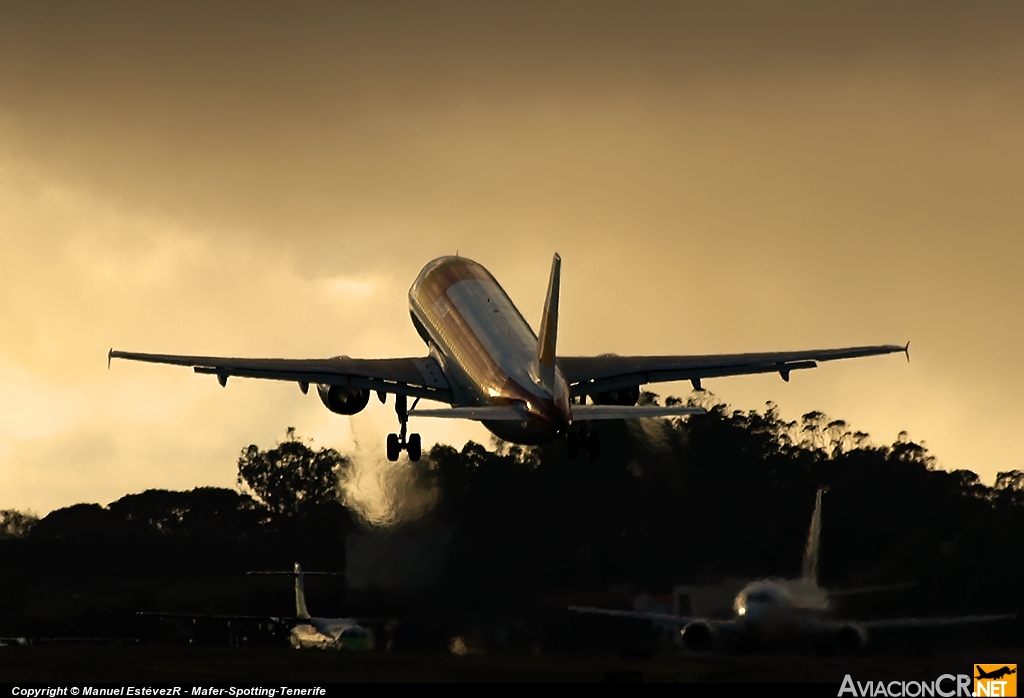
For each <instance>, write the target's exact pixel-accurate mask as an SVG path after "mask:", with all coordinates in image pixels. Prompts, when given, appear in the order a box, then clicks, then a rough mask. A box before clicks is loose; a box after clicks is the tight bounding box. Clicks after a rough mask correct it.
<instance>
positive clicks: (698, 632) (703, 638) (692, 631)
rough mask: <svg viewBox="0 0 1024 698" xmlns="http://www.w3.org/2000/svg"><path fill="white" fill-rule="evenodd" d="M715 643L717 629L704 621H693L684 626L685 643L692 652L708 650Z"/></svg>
mask: <svg viewBox="0 0 1024 698" xmlns="http://www.w3.org/2000/svg"><path fill="white" fill-rule="evenodd" d="M714 644H715V631H714V630H712V629H711V626H710V625H709V624H707V623H705V622H704V621H702V620H695V621H691V622H690V623H687V624H686V627H685V628H683V645H684V646H685V647H686V649H688V650H690V651H691V652H708V651H710V650H711V648H712V646H713V645H714Z"/></svg>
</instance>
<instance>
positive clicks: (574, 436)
mask: <svg viewBox="0 0 1024 698" xmlns="http://www.w3.org/2000/svg"><path fill="white" fill-rule="evenodd" d="M565 446H566V449H567V451H568V455H569V460H575V459H576V456H577V454H579V452H580V449H581V448H582V449H584V450H585V451H586V452H587V455H588V456H590V460H597V458H598V456H600V455H601V437H600V436H599V435H598V433H597V432H596V431H594V430H593V429H590V428H589V427H583V428H582V429H580V430H579V431H567V432H566V433H565Z"/></svg>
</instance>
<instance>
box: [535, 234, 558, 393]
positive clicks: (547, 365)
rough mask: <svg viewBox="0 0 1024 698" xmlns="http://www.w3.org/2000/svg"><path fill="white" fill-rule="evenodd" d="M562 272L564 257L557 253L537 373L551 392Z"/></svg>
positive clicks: (542, 332)
mask: <svg viewBox="0 0 1024 698" xmlns="http://www.w3.org/2000/svg"><path fill="white" fill-rule="evenodd" d="M561 273H562V258H561V257H559V256H558V255H557V254H556V255H555V257H554V259H552V260H551V277H550V278H549V279H548V294H547V297H546V298H545V299H544V314H543V315H542V316H541V318H540V335H539V337H538V340H539V341H538V342H537V375H538V377H539V378H540V383H541V385H542V386H543V387H544V389H545V390H547V391H548V392H549V393H551V394H552V395H554V392H555V340H556V339H557V337H558V288H559V279H560V277H561Z"/></svg>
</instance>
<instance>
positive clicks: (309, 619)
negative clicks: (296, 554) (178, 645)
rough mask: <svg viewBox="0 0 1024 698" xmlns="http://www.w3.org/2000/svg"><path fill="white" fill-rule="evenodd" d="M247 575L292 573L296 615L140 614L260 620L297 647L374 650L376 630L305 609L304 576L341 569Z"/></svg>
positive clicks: (235, 621)
mask: <svg viewBox="0 0 1024 698" xmlns="http://www.w3.org/2000/svg"><path fill="white" fill-rule="evenodd" d="M248 574H273V575H290V576H294V577H295V616H294V617H291V618H289V617H287V616H269V615H237V614H207V613H162V612H150V611H140V612H139V613H136V615H138V616H150V617H156V618H189V619H191V620H192V621H193V622H195V621H197V620H199V619H209V620H218V621H225V622H227V623H229V624H230V623H237V622H242V623H258V624H260V625H261V626H264V627H269V628H274V627H282V628H287V629H288V642H289V644H291V646H292V647H294V648H295V649H322V650H324V649H334V650H368V649H373V644H374V637H373V631H372V630H371V629H370V628H368V627H365V626H363V625H360V623H359V621H358V620H356V619H355V618H318V617H315V616H311V615H309V610H308V609H307V608H306V588H305V583H304V582H305V576H306V575H308V574H315V575H340V574H342V573H341V572H303V571H302V566H301V565H299V563H297V562H296V563H295V568H294V570H292V571H289V572H248Z"/></svg>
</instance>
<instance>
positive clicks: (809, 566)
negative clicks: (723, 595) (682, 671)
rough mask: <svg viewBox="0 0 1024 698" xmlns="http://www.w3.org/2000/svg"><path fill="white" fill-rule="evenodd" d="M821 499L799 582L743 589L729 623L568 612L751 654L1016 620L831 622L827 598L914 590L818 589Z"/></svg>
mask: <svg viewBox="0 0 1024 698" xmlns="http://www.w3.org/2000/svg"><path fill="white" fill-rule="evenodd" d="M821 494H822V490H818V494H817V497H816V499H815V503H814V514H813V516H812V517H811V529H810V533H809V534H808V536H807V547H806V549H805V552H804V561H803V572H802V574H801V575H800V577H798V578H797V579H762V580H758V581H754V582H751V583H749V584H747V585H746V586H745V587H744V588H743V589H742V590H741V591H740V592H739V594H737V595H736V598H735V600H734V601H733V612H734V614H735V615H734V616H733V617H732V618H730V619H728V620H719V619H711V618H691V617H686V616H677V615H672V614H667V613H647V612H643V611H618V610H612V609H605V608H592V607H585V606H570V607H569V610H570V611H574V612H577V613H590V614H599V615H604V616H616V617H620V618H639V619H643V620H650V621H653V622H656V623H661V624H669V625H672V626H673V627H676V628H679V629H680V634H681V639H682V642H683V646H684V647H686V648H687V649H689V650H692V651H695V652H705V651H709V650H715V649H717V650H730V649H731V650H737V651H751V650H757V649H768V648H792V647H797V648H801V647H802V648H808V647H812V648H815V649H827V650H841V651H856V650H859V649H861V648H863V647H864V645H865V644H866V643H867V639H868V631H869V630H880V629H884V628H928V627H940V626H948V625H965V624H971V623H987V622H991V621H997V620H1008V619H1011V618H1016V615H1014V614H1004V615H983V616H959V617H945V618H943V617H935V618H886V619H880V620H870V621H859V620H834V619H831V618H829V615H828V614H829V611H830V606H829V599H830V596H840V595H843V596H848V595H851V594H858V593H867V592H876V591H886V590H889V589H897V588H902V587H907V586H913V585H912V584H893V585H885V586H874V587H863V588H858V589H844V590H838V591H829V590H827V589H823V588H822V587H820V586H819V585H818V551H819V547H820V540H821Z"/></svg>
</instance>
